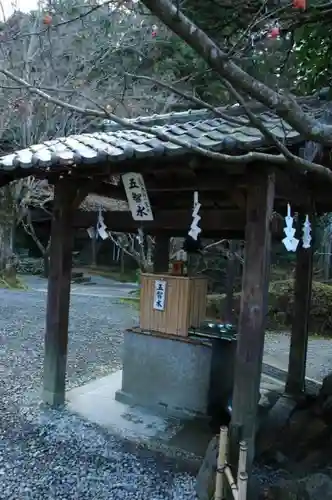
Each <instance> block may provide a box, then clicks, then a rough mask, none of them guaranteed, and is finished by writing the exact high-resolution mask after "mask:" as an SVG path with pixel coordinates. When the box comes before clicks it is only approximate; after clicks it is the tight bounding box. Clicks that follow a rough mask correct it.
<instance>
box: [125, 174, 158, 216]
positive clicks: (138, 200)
mask: <svg viewBox="0 0 332 500" xmlns="http://www.w3.org/2000/svg"><path fill="white" fill-rule="evenodd" d="M122 182H123V186H124V188H125V191H126V196H127V200H128V205H129V209H130V211H131V215H132V217H133V219H134V220H137V221H142V222H145V221H152V220H153V213H152V209H151V205H150V200H149V197H148V193H147V190H146V187H145V183H144V179H143V176H142V175H141V174H137V173H135V172H129V173H127V174H123V175H122Z"/></svg>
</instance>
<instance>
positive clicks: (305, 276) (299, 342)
mask: <svg viewBox="0 0 332 500" xmlns="http://www.w3.org/2000/svg"><path fill="white" fill-rule="evenodd" d="M310 220H311V221H312V218H310ZM303 222H304V216H302V215H301V216H300V217H299V224H298V229H300V231H298V234H299V235H300V234H301V229H302V224H303ZM313 253H314V252H313V247H312V246H311V247H310V248H308V249H305V248H303V247H302V241H301V240H300V243H299V246H298V249H297V252H296V266H295V278H294V305H293V322H292V331H291V342H290V350H289V360H288V374H287V381H286V388H285V391H286V393H288V394H290V395H292V396H298V395H300V394H301V393H302V392H303V391H304V389H305V372H306V361H307V348H308V335H309V330H308V326H309V313H310V303H311V288H312V267H313V266H312V264H313Z"/></svg>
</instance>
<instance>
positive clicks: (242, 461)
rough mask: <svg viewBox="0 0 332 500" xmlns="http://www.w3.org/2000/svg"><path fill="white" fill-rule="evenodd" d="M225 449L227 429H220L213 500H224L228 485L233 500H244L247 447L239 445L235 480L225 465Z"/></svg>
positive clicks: (246, 475)
mask: <svg viewBox="0 0 332 500" xmlns="http://www.w3.org/2000/svg"><path fill="white" fill-rule="evenodd" d="M227 448H228V428H227V427H220V438H219V453H218V461H217V475H216V489H215V495H214V500H224V498H225V490H226V486H227V484H228V486H229V488H230V490H231V492H232V497H233V499H234V500H246V498H247V484H248V474H247V472H246V468H247V451H248V447H247V444H246V443H245V442H244V441H241V443H240V453H239V463H238V471H237V478H236V480H235V478H234V476H233V474H232V471H231V468H230V466H229V465H228V463H227Z"/></svg>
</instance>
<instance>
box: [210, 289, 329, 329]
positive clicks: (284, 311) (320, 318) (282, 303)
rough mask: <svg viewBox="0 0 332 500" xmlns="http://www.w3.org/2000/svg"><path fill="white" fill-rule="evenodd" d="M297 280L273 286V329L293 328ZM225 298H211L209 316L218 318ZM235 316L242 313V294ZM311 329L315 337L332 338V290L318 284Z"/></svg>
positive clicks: (270, 314) (270, 319)
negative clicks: (294, 285)
mask: <svg viewBox="0 0 332 500" xmlns="http://www.w3.org/2000/svg"><path fill="white" fill-rule="evenodd" d="M293 290H294V288H293V280H279V281H274V282H272V283H271V284H270V288H269V310H268V323H267V328H269V329H273V330H276V329H285V328H287V329H288V328H289V327H290V326H291V323H292V316H293V304H294V296H293ZM224 300H225V295H209V296H208V303H207V316H208V317H209V318H218V317H219V316H220V311H222V308H223V302H224ZM234 309H235V316H236V317H237V316H238V314H239V309H240V293H237V294H235V296H234ZM309 329H310V332H311V333H312V334H315V335H322V336H325V337H332V286H331V285H327V284H325V283H320V282H318V281H314V282H313V284H312V300H311V308H310V321H309Z"/></svg>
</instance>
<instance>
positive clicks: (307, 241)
mask: <svg viewBox="0 0 332 500" xmlns="http://www.w3.org/2000/svg"><path fill="white" fill-rule="evenodd" d="M311 240H312V237H311V224H310V221H309V215H306V217H305V221H304V223H303V226H302V246H303V248H310V246H311Z"/></svg>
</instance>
